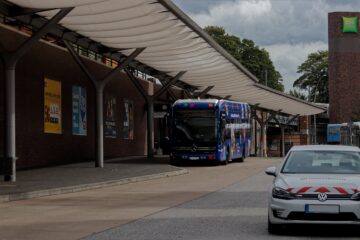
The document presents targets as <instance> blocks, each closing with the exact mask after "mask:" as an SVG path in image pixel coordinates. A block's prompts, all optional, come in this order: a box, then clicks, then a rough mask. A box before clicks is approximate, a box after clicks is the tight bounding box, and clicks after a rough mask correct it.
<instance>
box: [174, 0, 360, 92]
mask: <svg viewBox="0 0 360 240" xmlns="http://www.w3.org/2000/svg"><path fill="white" fill-rule="evenodd" d="M174 2H175V3H176V4H177V5H178V6H179V7H180V8H181V9H182V10H183V11H184V12H185V13H186V14H187V15H189V16H190V17H191V18H192V19H193V20H194V21H195V22H197V23H198V24H199V25H200V26H201V27H205V26H209V25H216V26H222V27H224V28H225V30H226V32H227V33H229V34H232V35H236V36H238V37H240V39H243V38H248V39H251V40H253V41H254V42H255V43H256V44H257V45H259V46H260V47H262V48H265V49H266V50H267V51H268V52H269V53H270V57H271V59H272V61H273V62H274V65H275V67H276V69H277V70H278V71H279V72H280V73H281V75H282V76H283V79H284V82H283V83H284V86H285V91H289V90H290V89H292V88H293V82H294V81H295V80H296V79H297V78H298V77H299V76H300V75H299V74H298V73H296V72H297V67H298V66H299V65H301V63H303V62H304V61H305V60H306V59H307V56H308V55H309V54H310V53H312V52H316V51H318V50H327V49H328V24H327V21H328V19H327V18H328V13H329V12H337V11H341V12H344V11H360V0H174Z"/></svg>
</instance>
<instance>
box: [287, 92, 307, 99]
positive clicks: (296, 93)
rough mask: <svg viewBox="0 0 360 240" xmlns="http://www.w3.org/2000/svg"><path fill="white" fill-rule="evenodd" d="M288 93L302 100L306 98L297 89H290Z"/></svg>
mask: <svg viewBox="0 0 360 240" xmlns="http://www.w3.org/2000/svg"><path fill="white" fill-rule="evenodd" d="M289 94H290V95H291V96H293V97H296V98H299V99H302V100H306V96H305V94H303V93H301V92H300V91H297V90H295V89H293V90H290V92H289Z"/></svg>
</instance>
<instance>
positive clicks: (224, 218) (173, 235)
mask: <svg viewBox="0 0 360 240" xmlns="http://www.w3.org/2000/svg"><path fill="white" fill-rule="evenodd" d="M271 180H272V178H271V177H269V176H266V175H265V174H264V173H259V174H256V175H254V176H251V177H249V178H246V179H244V180H241V181H238V182H237V183H235V184H233V185H231V186H229V187H226V188H225V189H222V190H221V191H218V192H215V193H211V194H208V195H205V196H202V197H200V198H198V199H195V200H192V201H190V202H187V203H184V204H181V205H179V206H176V207H174V208H171V209H167V210H164V211H161V212H159V213H156V214H153V215H150V216H147V217H145V218H143V219H140V220H138V221H135V222H132V223H129V224H126V225H122V226H119V227H116V228H113V229H110V230H107V231H104V232H101V233H98V234H95V235H92V236H89V237H87V238H85V239H86V240H100V239H101V240H105V239H106V240H112V239H114V240H115V239H116V240H118V239H122V240H133V239H136V240H150V239H154V240H171V239H174V240H175V239H192V240H219V239H221V240H227V239H229V240H230V239H231V240H235V239H236V240H238V239H247V240H250V239H256V240H258V239H313V238H316V239H359V237H360V232H359V231H358V229H357V228H344V227H340V226H339V227H335V228H334V227H326V226H325V227H309V226H300V227H292V228H289V229H288V230H287V231H285V232H284V233H283V234H282V235H280V236H279V235H269V234H268V232H267V209H266V204H267V188H268V186H269V183H270V182H271ZM344 236H345V237H344Z"/></svg>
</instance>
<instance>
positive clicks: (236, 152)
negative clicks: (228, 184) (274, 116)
mask: <svg viewBox="0 0 360 240" xmlns="http://www.w3.org/2000/svg"><path fill="white" fill-rule="evenodd" d="M250 126H251V121H250V106H249V105H248V104H247V103H241V102H234V101H228V100H217V99H206V100H178V101H176V102H175V103H174V105H173V108H172V131H171V132H172V136H171V146H172V148H171V159H172V160H173V161H174V162H180V161H186V160H211V161H217V162H218V163H222V164H227V163H228V162H230V161H232V160H235V159H237V160H239V161H243V160H244V158H245V157H247V156H249V155H250V146H251V144H250V140H251V135H250V134H251V129H250Z"/></svg>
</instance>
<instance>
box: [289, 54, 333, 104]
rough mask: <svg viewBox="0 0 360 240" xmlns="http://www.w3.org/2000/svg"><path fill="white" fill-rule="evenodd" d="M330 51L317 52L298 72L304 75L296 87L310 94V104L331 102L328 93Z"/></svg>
mask: <svg viewBox="0 0 360 240" xmlns="http://www.w3.org/2000/svg"><path fill="white" fill-rule="evenodd" d="M328 55H329V54H328V51H317V52H315V53H311V54H309V56H308V58H307V59H306V61H305V62H303V63H302V64H301V65H300V66H299V67H298V70H297V73H300V74H302V75H301V76H300V77H299V78H298V79H297V80H296V81H295V82H294V87H296V88H299V89H301V90H307V91H308V92H309V95H308V101H309V102H314V101H316V102H321V103H328V102H329V91H328V79H329V74H328V69H329V63H328Z"/></svg>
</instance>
